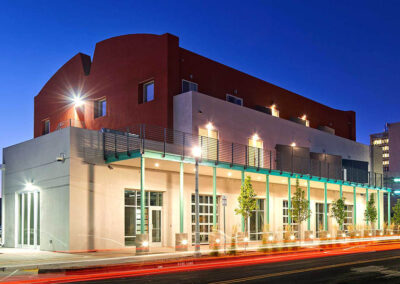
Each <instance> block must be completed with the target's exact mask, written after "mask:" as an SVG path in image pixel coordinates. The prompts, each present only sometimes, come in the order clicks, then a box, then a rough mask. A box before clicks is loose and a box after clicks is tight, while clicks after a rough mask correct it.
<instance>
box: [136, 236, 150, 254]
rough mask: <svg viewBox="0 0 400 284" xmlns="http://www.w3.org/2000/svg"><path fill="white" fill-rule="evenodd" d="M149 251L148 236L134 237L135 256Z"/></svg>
mask: <svg viewBox="0 0 400 284" xmlns="http://www.w3.org/2000/svg"><path fill="white" fill-rule="evenodd" d="M149 251H150V244H149V235H148V234H139V235H136V254H145V253H148V252H149Z"/></svg>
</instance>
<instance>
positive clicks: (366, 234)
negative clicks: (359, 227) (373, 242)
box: [363, 229, 375, 238]
mask: <svg viewBox="0 0 400 284" xmlns="http://www.w3.org/2000/svg"><path fill="white" fill-rule="evenodd" d="M363 236H364V238H370V237H373V236H375V231H374V230H372V229H368V230H363Z"/></svg>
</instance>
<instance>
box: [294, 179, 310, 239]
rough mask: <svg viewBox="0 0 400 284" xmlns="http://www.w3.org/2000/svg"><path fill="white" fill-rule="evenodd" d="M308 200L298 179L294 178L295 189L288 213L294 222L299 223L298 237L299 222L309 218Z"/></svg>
mask: <svg viewBox="0 0 400 284" xmlns="http://www.w3.org/2000/svg"><path fill="white" fill-rule="evenodd" d="M309 202H310V201H309V200H307V199H306V198H305V192H304V190H303V189H302V188H301V187H300V185H299V179H298V178H296V190H295V192H294V195H293V196H292V197H291V205H292V206H291V209H290V210H289V215H290V217H291V218H292V220H293V222H294V223H297V224H298V225H299V237H300V235H301V223H302V222H303V221H305V220H307V219H308V218H310V215H311V210H310V209H309V206H308V205H309Z"/></svg>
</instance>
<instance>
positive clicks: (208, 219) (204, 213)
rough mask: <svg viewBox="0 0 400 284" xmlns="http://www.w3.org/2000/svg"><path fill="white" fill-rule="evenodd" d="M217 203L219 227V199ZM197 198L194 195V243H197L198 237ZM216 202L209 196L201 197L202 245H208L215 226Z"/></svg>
mask: <svg viewBox="0 0 400 284" xmlns="http://www.w3.org/2000/svg"><path fill="white" fill-rule="evenodd" d="M216 203H217V208H216V210H217V214H216V215H217V216H216V217H217V220H216V223H217V226H218V224H219V206H218V204H219V197H217V200H216ZM195 205H196V203H195V196H194V194H192V202H191V207H192V212H191V213H192V214H191V217H192V224H191V225H192V243H193V244H194V243H195V237H196V210H195ZM213 212H214V202H213V197H212V196H208V195H200V196H199V215H200V216H199V224H200V243H201V244H207V243H208V240H209V235H210V233H211V232H212V231H213V225H214V219H213V218H214V213H213Z"/></svg>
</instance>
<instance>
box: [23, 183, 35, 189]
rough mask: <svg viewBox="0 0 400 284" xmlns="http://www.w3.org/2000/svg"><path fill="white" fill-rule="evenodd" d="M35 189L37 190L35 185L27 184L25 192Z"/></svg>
mask: <svg viewBox="0 0 400 284" xmlns="http://www.w3.org/2000/svg"><path fill="white" fill-rule="evenodd" d="M34 189H35V186H34V185H33V183H32V182H27V183H26V184H25V190H34Z"/></svg>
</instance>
